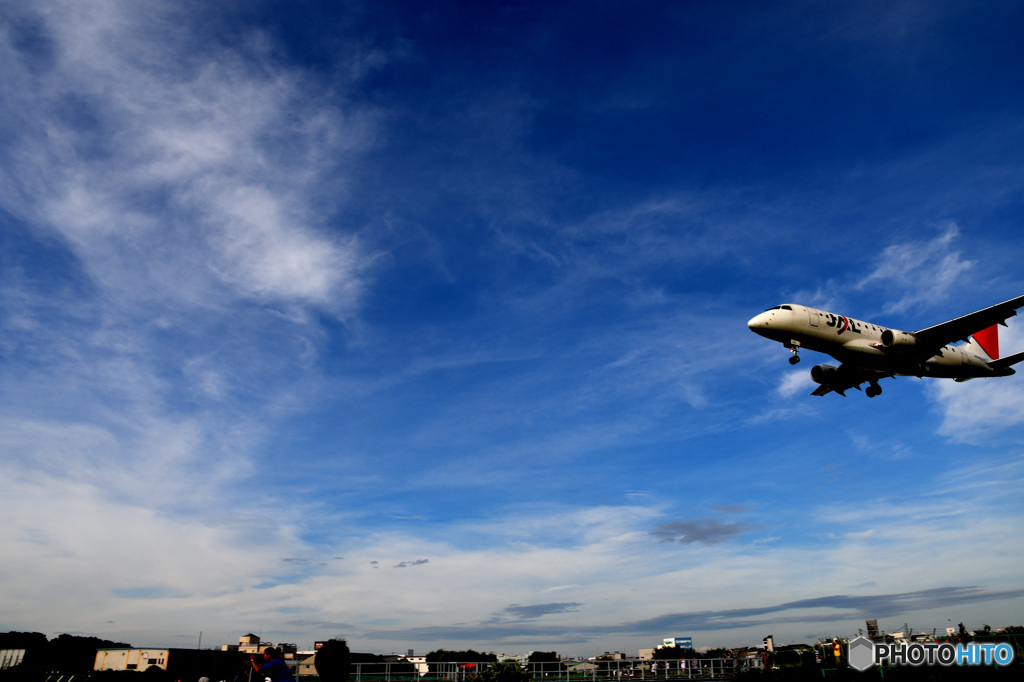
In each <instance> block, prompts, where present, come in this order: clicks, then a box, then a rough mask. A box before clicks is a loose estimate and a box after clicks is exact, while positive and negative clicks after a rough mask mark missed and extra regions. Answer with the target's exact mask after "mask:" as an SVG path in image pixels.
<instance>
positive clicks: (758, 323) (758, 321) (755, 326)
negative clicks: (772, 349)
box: [747, 313, 770, 336]
mask: <svg viewBox="0 0 1024 682" xmlns="http://www.w3.org/2000/svg"><path fill="white" fill-rule="evenodd" d="M769 320H770V316H769V315H768V313H761V314H759V315H755V316H754V317H752V318H750V322H747V329H749V330H750V331H752V332H754V333H755V334H760V335H762V336H764V332H765V330H766V329H768V327H769V324H768V322H769Z"/></svg>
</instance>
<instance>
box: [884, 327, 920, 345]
mask: <svg viewBox="0 0 1024 682" xmlns="http://www.w3.org/2000/svg"><path fill="white" fill-rule="evenodd" d="M915 343H917V337H916V336H914V335H913V334H908V333H907V332H901V331H899V330H898V329H886V330H885V331H883V332H882V347H883V348H892V347H893V346H896V347H900V348H909V347H910V346H913V345H914V344H915Z"/></svg>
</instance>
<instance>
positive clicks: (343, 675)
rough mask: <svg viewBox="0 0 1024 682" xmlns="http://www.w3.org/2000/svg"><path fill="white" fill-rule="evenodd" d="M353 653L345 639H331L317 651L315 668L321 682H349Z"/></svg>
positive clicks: (314, 660)
mask: <svg viewBox="0 0 1024 682" xmlns="http://www.w3.org/2000/svg"><path fill="white" fill-rule="evenodd" d="M351 663H352V652H350V651H349V650H348V643H347V642H346V641H345V640H343V639H331V640H328V641H326V642H324V643H323V645H322V646H321V647H320V648H319V649H317V652H316V658H314V659H313V667H315V668H316V674H317V675H319V676H320V680H321V682H347V680H348V673H349V668H350V667H351Z"/></svg>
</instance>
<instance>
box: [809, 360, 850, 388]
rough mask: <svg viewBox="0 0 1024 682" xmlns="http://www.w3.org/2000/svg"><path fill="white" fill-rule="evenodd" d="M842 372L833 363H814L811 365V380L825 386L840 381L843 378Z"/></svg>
mask: <svg viewBox="0 0 1024 682" xmlns="http://www.w3.org/2000/svg"><path fill="white" fill-rule="evenodd" d="M843 374H845V372H843V371H842V370H841V369H839V368H838V367H835V366H834V365H815V366H814V367H811V381H813V382H814V383H816V384H823V385H825V386H831V385H833V384H838V383H840V381H842V379H843Z"/></svg>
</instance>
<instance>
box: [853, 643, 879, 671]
mask: <svg viewBox="0 0 1024 682" xmlns="http://www.w3.org/2000/svg"><path fill="white" fill-rule="evenodd" d="M848 660H849V661H850V667H851V668H853V669H855V670H860V671H861V672H864V671H865V670H867V669H868V668H870V667H871V666H873V665H874V664H875V643H874V642H872V641H871V640H870V639H868V638H867V637H858V638H857V639H853V640H850V656H849V659H848Z"/></svg>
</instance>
